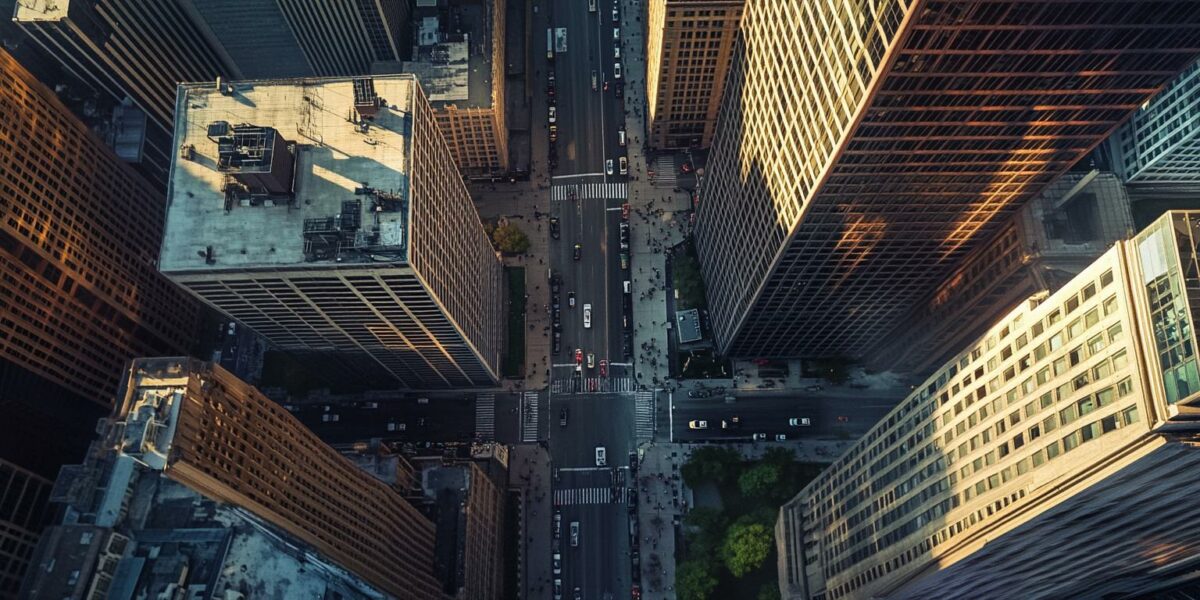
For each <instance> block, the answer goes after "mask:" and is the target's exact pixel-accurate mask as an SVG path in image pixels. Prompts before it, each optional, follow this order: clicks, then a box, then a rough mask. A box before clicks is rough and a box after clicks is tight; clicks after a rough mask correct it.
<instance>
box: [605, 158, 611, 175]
mask: <svg viewBox="0 0 1200 600" xmlns="http://www.w3.org/2000/svg"><path fill="white" fill-rule="evenodd" d="M604 172H605V173H606V174H608V175H612V174H613V163H612V159H611V158H610V159H608V160H606V161H604Z"/></svg>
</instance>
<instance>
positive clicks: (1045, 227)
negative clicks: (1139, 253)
mask: <svg viewBox="0 0 1200 600" xmlns="http://www.w3.org/2000/svg"><path fill="white" fill-rule="evenodd" d="M1133 233H1134V225H1133V215H1132V214H1131V213H1130V206H1129V195H1128V194H1127V193H1126V192H1125V186H1124V185H1122V183H1121V181H1120V179H1119V178H1118V177H1117V176H1116V175H1115V174H1113V173H1110V172H1100V171H1086V172H1085V171H1071V172H1069V173H1067V174H1065V175H1063V176H1062V177H1059V178H1058V180H1056V181H1055V182H1054V183H1052V184H1050V186H1049V187H1047V188H1046V189H1045V191H1043V192H1042V193H1041V194H1039V195H1038V196H1037V197H1036V198H1034V199H1033V200H1031V201H1029V203H1027V204H1026V205H1025V206H1024V207H1023V208H1022V209H1021V210H1020V212H1018V213H1017V214H1016V216H1015V217H1014V218H1013V219H1011V220H1009V222H1008V223H1007V224H1005V225H1004V227H1003V228H1002V229H1001V230H1000V232H999V233H997V234H996V236H995V237H993V238H992V239H991V240H990V241H988V242H987V243H986V244H982V245H980V246H978V247H977V248H976V249H975V250H973V251H972V252H971V254H970V255H968V256H967V258H966V259H964V260H963V262H962V264H961V265H959V266H958V267H957V268H956V269H954V271H952V272H951V273H950V275H949V276H948V277H947V278H946V280H945V281H943V282H942V283H941V284H939V285H938V286H937V288H935V290H934V292H933V293H932V294H931V295H929V296H928V297H926V298H925V299H923V300H922V301H921V302H920V303H918V304H917V307H916V309H915V310H913V311H911V312H910V313H909V314H908V315H907V316H906V317H904V318H903V319H900V323H901V324H900V325H899V326H898V327H897V328H896V329H895V330H893V331H892V332H891V333H889V334H888V335H886V336H884V337H883V338H882V339H881V340H880V341H879V343H878V344H876V345H875V347H874V348H873V349H872V350H871V352H870V353H868V354H866V355H865V356H864V357H863V358H864V362H865V363H866V364H868V365H869V366H870V367H871V368H872V369H874V370H880V371H884V370H894V371H902V372H906V373H915V374H919V375H922V376H923V375H926V374H928V373H929V372H931V371H932V370H933V369H936V368H937V367H939V366H941V365H942V363H944V362H946V360H947V359H949V358H950V357H951V356H952V355H954V354H955V353H957V352H958V350H959V349H960V348H962V347H963V346H964V345H966V344H968V343H970V341H971V340H973V339H975V338H976V337H978V336H979V334H981V333H983V332H984V331H985V330H987V328H989V327H991V325H992V323H994V322H995V321H996V319H998V318H999V317H1001V316H1002V315H1005V314H1007V313H1008V312H1009V311H1010V310H1012V309H1013V308H1014V307H1015V306H1017V304H1019V303H1021V302H1022V301H1024V300H1025V299H1026V298H1029V297H1030V296H1033V295H1034V294H1038V293H1043V292H1054V291H1057V290H1058V289H1059V288H1060V287H1062V286H1064V285H1066V284H1067V283H1068V282H1070V281H1071V280H1072V279H1074V278H1075V276H1076V275H1078V274H1079V272H1080V271H1082V270H1083V269H1084V268H1086V267H1087V266H1088V265H1089V264H1091V263H1092V261H1094V260H1095V259H1096V258H1098V257H1099V256H1100V255H1101V254H1103V253H1104V252H1105V251H1106V250H1108V248H1109V247H1110V246H1112V245H1113V243H1115V242H1118V241H1120V240H1124V239H1126V238H1128V237H1129V236H1130V235H1132V234H1133Z"/></svg>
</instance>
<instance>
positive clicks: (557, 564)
mask: <svg viewBox="0 0 1200 600" xmlns="http://www.w3.org/2000/svg"><path fill="white" fill-rule="evenodd" d="M554 574H555V575H562V555H561V554H559V553H557V552H555V553H554Z"/></svg>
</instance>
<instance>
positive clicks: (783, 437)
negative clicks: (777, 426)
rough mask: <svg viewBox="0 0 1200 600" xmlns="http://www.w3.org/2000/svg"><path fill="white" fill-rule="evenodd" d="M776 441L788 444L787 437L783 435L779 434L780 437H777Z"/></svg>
mask: <svg viewBox="0 0 1200 600" xmlns="http://www.w3.org/2000/svg"><path fill="white" fill-rule="evenodd" d="M775 441H777V442H786V441H787V436H786V435H784V434H782V433H781V434H779V435H777V436H775Z"/></svg>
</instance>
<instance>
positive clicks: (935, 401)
mask: <svg viewBox="0 0 1200 600" xmlns="http://www.w3.org/2000/svg"><path fill="white" fill-rule="evenodd" d="M1197 265H1200V213H1197V212H1171V213H1167V215H1165V216H1164V217H1162V218H1160V219H1159V220H1158V221H1156V222H1155V223H1154V224H1152V225H1151V226H1150V227H1148V228H1147V229H1146V230H1144V231H1143V232H1142V233H1140V234H1139V235H1138V236H1136V237H1135V238H1133V239H1132V240H1130V241H1126V242H1121V243H1120V244H1118V245H1116V246H1114V247H1113V248H1112V249H1111V250H1109V251H1108V252H1107V253H1105V254H1104V255H1103V256H1102V257H1101V258H1099V259H1098V260H1096V261H1095V262H1094V263H1093V264H1092V265H1091V266H1089V267H1088V268H1087V269H1085V270H1083V271H1082V272H1081V273H1080V274H1079V275H1078V276H1077V277H1076V278H1075V279H1073V280H1072V281H1071V282H1070V283H1069V284H1068V285H1067V286H1065V287H1063V289H1061V290H1059V291H1058V292H1056V293H1054V294H1052V295H1050V296H1048V297H1046V296H1044V295H1039V296H1035V297H1033V298H1030V299H1029V300H1028V301H1027V302H1026V303H1024V304H1022V305H1021V306H1019V307H1017V308H1016V309H1014V310H1013V311H1012V312H1011V313H1009V314H1008V315H1007V316H1005V317H1004V318H1002V319H1001V320H999V321H998V322H997V323H996V324H995V325H994V326H993V327H992V328H991V329H990V330H988V331H987V332H986V333H985V334H984V335H983V336H981V337H980V338H978V339H977V340H975V341H974V342H973V343H971V344H969V345H967V346H965V349H964V350H962V351H961V352H960V353H959V354H958V355H957V356H956V357H954V358H953V359H951V360H950V361H948V362H947V363H945V364H944V365H942V367H941V368H939V369H938V370H937V372H936V373H935V374H934V375H932V376H931V377H930V378H929V379H928V380H926V381H925V382H924V383H923V384H922V385H920V386H918V387H917V390H916V391H915V392H913V393H912V394H910V395H909V396H908V398H906V399H905V400H904V401H902V402H901V403H900V405H899V406H897V407H896V408H895V409H894V410H893V411H892V412H891V413H889V414H888V415H887V416H886V417H884V418H883V419H882V420H881V421H880V422H879V423H878V424H877V425H876V426H875V427H874V428H872V429H871V430H870V431H869V432H868V433H867V434H866V435H865V436H863V438H862V439H861V440H859V442H858V443H856V444H855V445H854V446H853V447H851V449H850V450H848V451H847V452H846V453H845V454H843V455H842V456H841V457H839V458H838V459H837V460H836V461H835V462H834V463H833V465H831V466H830V468H828V469H827V470H826V471H825V472H823V473H822V474H821V475H820V476H819V477H818V478H817V479H816V480H815V481H813V482H812V483H810V484H809V485H808V486H806V487H805V489H804V490H802V491H801V492H800V494H798V495H797V496H796V497H795V498H794V499H793V500H791V501H790V502H788V503H787V504H785V505H784V507H783V508H782V510H781V513H780V517H779V520H778V522H777V524H776V533H777V536H776V539H777V543H778V544H779V550H780V585H781V590H782V591H783V595H784V597H785V598H789V599H793V598H820V599H823V600H839V599H842V598H912V599H918V598H919V599H922V600H932V599H939V598H947V599H948V598H964V597H973V598H1027V599H1034V598H1099V597H1102V596H1104V594H1110V593H1111V594H1116V595H1114V596H1111V597H1116V598H1120V597H1124V596H1122V595H1121V594H1134V593H1136V592H1138V591H1139V590H1141V589H1144V588H1145V587H1146V586H1149V585H1153V584H1156V583H1162V579H1163V578H1164V577H1169V574H1170V569H1168V568H1166V567H1168V566H1169V565H1171V564H1173V563H1175V562H1176V561H1178V560H1181V559H1185V558H1190V557H1192V556H1195V555H1196V553H1197V552H1198V551H1200V524H1197V523H1196V522H1195V519H1194V518H1192V514H1191V511H1190V510H1189V509H1188V508H1187V507H1188V506H1190V504H1189V503H1188V502H1187V501H1186V500H1185V499H1186V498H1188V497H1192V496H1194V494H1195V493H1196V492H1197V490H1200V477H1197V476H1196V470H1195V469H1196V468H1197V466H1200V450H1198V449H1197V447H1196V445H1195V442H1196V441H1197V440H1198V439H1200V438H1197V432H1198V431H1200V424H1198V423H1197V422H1196V415H1197V409H1196V406H1197V405H1198V404H1200V372H1198V370H1197V358H1196V338H1195V326H1194V322H1195V319H1196V318H1197V316H1200V306H1193V304H1195V300H1194V299H1192V298H1189V297H1188V293H1187V291H1186V290H1188V289H1192V288H1194V287H1196V286H1197V285H1200V270H1197ZM1160 567H1161V569H1160ZM1104 597H1109V596H1104Z"/></svg>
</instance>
